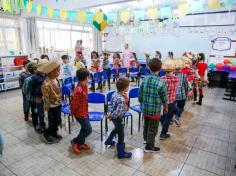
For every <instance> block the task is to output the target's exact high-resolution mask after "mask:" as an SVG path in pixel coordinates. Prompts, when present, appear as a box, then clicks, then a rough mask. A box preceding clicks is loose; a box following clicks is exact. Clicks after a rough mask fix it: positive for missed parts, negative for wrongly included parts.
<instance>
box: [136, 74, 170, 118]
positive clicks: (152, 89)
mask: <svg viewBox="0 0 236 176" xmlns="http://www.w3.org/2000/svg"><path fill="white" fill-rule="evenodd" d="M138 100H139V102H140V104H141V110H142V112H143V114H144V115H147V116H151V117H152V116H156V115H159V114H161V105H164V106H167V104H168V93H167V89H166V84H165V81H162V80H160V79H159V77H158V75H156V74H151V75H149V76H148V77H146V78H144V79H143V81H142V84H141V86H140V90H139V97H138Z"/></svg>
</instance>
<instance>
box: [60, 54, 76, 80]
mask: <svg viewBox="0 0 236 176" xmlns="http://www.w3.org/2000/svg"><path fill="white" fill-rule="evenodd" d="M61 59H62V61H63V79H64V80H65V79H66V78H70V77H71V78H72V72H73V69H72V66H71V65H70V63H69V57H68V55H63V56H61Z"/></svg>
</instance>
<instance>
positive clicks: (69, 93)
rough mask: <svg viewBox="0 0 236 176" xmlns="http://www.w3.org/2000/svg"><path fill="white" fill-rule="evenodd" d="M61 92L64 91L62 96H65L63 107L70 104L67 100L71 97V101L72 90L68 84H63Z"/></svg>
mask: <svg viewBox="0 0 236 176" xmlns="http://www.w3.org/2000/svg"><path fill="white" fill-rule="evenodd" d="M61 92H62V97H63V101H62V107H64V106H68V105H69V103H68V102H67V98H68V99H69V102H70V95H71V90H70V88H68V87H67V86H62V88H61Z"/></svg>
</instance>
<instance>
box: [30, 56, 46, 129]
mask: <svg viewBox="0 0 236 176" xmlns="http://www.w3.org/2000/svg"><path fill="white" fill-rule="evenodd" d="M47 63H48V60H47V59H40V60H39V61H38V65H37V71H36V73H35V74H34V75H33V76H32V78H31V79H32V81H31V88H30V91H31V92H30V94H31V95H32V96H33V97H34V99H35V102H36V107H37V111H38V116H39V122H40V123H39V126H37V127H36V128H37V132H39V133H42V132H43V131H44V130H45V122H44V117H45V115H44V105H43V99H42V96H43V94H42V90H41V87H42V84H43V82H44V80H45V78H46V75H45V74H44V73H43V72H42V69H43V67H44V66H45V64H47Z"/></svg>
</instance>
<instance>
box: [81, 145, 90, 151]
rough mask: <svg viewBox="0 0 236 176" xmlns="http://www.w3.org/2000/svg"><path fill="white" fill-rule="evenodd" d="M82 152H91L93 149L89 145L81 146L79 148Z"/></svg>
mask: <svg viewBox="0 0 236 176" xmlns="http://www.w3.org/2000/svg"><path fill="white" fill-rule="evenodd" d="M78 148H79V149H80V150H90V149H91V147H90V146H89V145H88V144H81V145H79V146H78Z"/></svg>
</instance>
